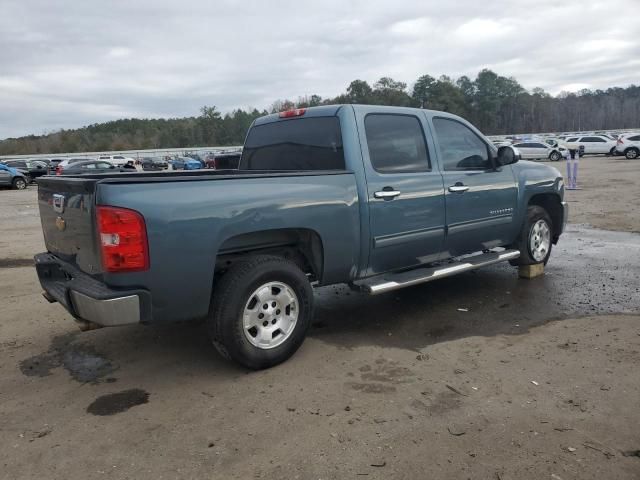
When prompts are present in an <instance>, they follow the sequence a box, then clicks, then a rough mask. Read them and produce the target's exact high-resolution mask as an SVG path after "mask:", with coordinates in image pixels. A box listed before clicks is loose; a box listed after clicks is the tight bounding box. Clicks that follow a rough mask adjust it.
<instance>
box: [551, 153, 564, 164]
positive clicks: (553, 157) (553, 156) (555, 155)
mask: <svg viewBox="0 0 640 480" xmlns="http://www.w3.org/2000/svg"><path fill="white" fill-rule="evenodd" d="M561 158H562V155H560V152H551V154H550V155H549V160H551V161H552V162H557V161H558V160H560V159H561Z"/></svg>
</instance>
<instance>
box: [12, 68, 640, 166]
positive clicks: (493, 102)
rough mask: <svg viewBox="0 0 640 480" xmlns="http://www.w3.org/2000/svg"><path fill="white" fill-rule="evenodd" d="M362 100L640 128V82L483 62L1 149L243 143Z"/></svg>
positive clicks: (535, 125) (492, 120)
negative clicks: (255, 126)
mask: <svg viewBox="0 0 640 480" xmlns="http://www.w3.org/2000/svg"><path fill="white" fill-rule="evenodd" d="M335 103H361V104H373V105H395V106H407V107H420V108H429V109H433V110H442V111H446V112H451V113H454V114H457V115H460V116H462V117H464V118H466V119H468V120H469V121H471V122H472V123H473V124H474V125H476V126H477V127H478V128H479V129H480V130H482V131H483V132H484V133H485V134H487V135H492V134H494V135H495V134H507V133H535V132H562V131H580V130H610V129H623V128H624V129H627V128H636V127H640V86H636V85H631V86H629V87H626V88H621V87H611V88H608V89H606V90H588V89H584V90H581V91H579V92H577V93H568V92H561V93H560V94H559V95H556V96H552V95H550V94H549V93H547V92H545V91H544V90H543V89H541V88H534V89H533V90H531V91H527V90H526V89H525V88H524V87H523V86H522V85H520V84H519V83H518V81H517V80H516V79H515V78H513V77H504V76H501V75H498V74H497V73H495V72H493V71H491V70H487V69H484V70H482V71H481V72H479V73H478V75H477V76H476V78H475V79H473V80H472V79H471V78H469V77H467V76H462V77H460V78H457V79H452V78H450V77H448V76H446V75H442V76H440V77H439V78H435V77H432V76H431V75H423V76H421V77H420V78H418V79H417V80H416V81H415V83H414V84H413V85H412V86H411V88H409V87H408V85H407V84H406V83H404V82H400V81H396V80H394V79H392V78H389V77H383V78H381V79H380V80H378V81H377V82H375V83H374V84H373V85H370V84H369V83H368V82H366V81H364V80H354V81H352V82H351V83H350V84H349V86H348V87H347V89H346V91H345V92H344V93H342V94H340V95H338V96H336V97H333V98H324V99H323V98H321V97H320V96H318V95H311V96H305V97H299V98H298V99H296V100H292V99H284V100H278V101H276V102H274V103H273V104H272V105H271V106H270V107H269V108H268V109H265V110H262V111H259V110H257V109H248V110H243V109H236V110H234V111H232V112H229V113H226V114H224V115H222V114H221V112H219V111H218V110H217V108H216V107H215V106H204V107H202V108H201V110H200V115H198V116H197V117H196V116H194V117H186V118H170V119H135V118H132V119H123V120H115V121H111V122H106V123H99V124H93V125H89V126H87V127H83V128H78V129H71V130H60V131H57V132H54V133H50V134H47V135H40V136H38V135H29V136H25V137H20V138H9V139H6V140H2V141H0V155H11V154H16V155H17V154H36V153H50V154H55V153H63V152H89V151H110V150H137V149H154V148H157V149H162V148H182V147H184V148H189V147H201V146H218V145H219V146H224V145H241V144H242V143H243V141H244V137H245V134H246V132H247V129H248V128H249V126H250V125H251V122H253V120H254V119H256V118H257V117H260V116H262V115H266V114H268V113H275V112H279V111H282V110H286V109H289V108H295V107H298V108H300V107H311V106H317V105H328V104H335Z"/></svg>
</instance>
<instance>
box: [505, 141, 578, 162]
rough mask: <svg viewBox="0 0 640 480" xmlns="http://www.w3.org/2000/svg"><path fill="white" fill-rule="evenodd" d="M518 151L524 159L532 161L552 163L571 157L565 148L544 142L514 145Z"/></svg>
mask: <svg viewBox="0 0 640 480" xmlns="http://www.w3.org/2000/svg"><path fill="white" fill-rule="evenodd" d="M513 146H514V147H516V148H517V149H518V151H519V152H520V155H522V158H526V159H532V160H536V159H537V160H546V159H549V160H551V161H552V162H557V161H558V160H562V159H563V158H566V157H567V156H568V155H569V151H568V150H567V149H566V148H565V147H560V146H556V147H552V146H551V145H548V144H547V143H543V142H521V143H516V144H514V145H513Z"/></svg>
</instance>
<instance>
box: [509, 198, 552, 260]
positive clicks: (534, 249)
mask: <svg viewBox="0 0 640 480" xmlns="http://www.w3.org/2000/svg"><path fill="white" fill-rule="evenodd" d="M552 238H553V222H552V221H551V217H550V216H549V214H548V213H547V211H546V210H545V209H544V208H542V207H540V206H538V205H530V206H529V207H528V208H527V218H526V219H525V222H524V224H523V226H522V230H521V231H520V235H519V236H518V239H517V240H516V243H515V245H514V247H515V248H517V249H518V250H520V257H519V258H518V259H517V260H514V261H513V262H511V263H512V265H534V264H536V263H543V264H545V265H546V264H547V262H548V261H549V256H550V255H551V247H552Z"/></svg>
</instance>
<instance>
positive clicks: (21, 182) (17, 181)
mask: <svg viewBox="0 0 640 480" xmlns="http://www.w3.org/2000/svg"><path fill="white" fill-rule="evenodd" d="M11 186H12V187H13V189H14V190H24V189H25V188H27V181H26V180H25V179H24V178H22V177H16V178H14V179H13V182H12V183H11Z"/></svg>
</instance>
